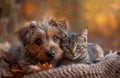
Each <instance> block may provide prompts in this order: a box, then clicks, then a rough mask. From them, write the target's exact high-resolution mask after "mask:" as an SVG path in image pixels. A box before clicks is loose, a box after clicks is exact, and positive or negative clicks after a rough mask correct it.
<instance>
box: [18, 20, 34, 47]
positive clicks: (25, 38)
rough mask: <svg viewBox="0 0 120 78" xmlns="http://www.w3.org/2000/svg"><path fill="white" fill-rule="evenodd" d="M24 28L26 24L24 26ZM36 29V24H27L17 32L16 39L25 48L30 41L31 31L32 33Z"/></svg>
mask: <svg viewBox="0 0 120 78" xmlns="http://www.w3.org/2000/svg"><path fill="white" fill-rule="evenodd" d="M25 26H26V24H25ZM35 28H36V22H35V21H32V22H30V23H29V24H27V27H24V28H22V29H20V30H18V32H17V34H18V38H19V40H20V41H21V42H22V44H23V45H24V46H25V45H26V44H28V43H29V41H30V36H31V31H33V30H34V29H35Z"/></svg>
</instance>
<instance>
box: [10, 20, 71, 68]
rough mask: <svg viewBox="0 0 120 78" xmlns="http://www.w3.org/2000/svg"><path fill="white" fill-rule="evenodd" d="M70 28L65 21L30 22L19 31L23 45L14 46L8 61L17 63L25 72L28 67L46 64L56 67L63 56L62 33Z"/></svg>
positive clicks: (16, 44) (18, 43)
mask: <svg viewBox="0 0 120 78" xmlns="http://www.w3.org/2000/svg"><path fill="white" fill-rule="evenodd" d="M68 28H69V27H68V24H67V22H66V21H64V20H56V19H50V20H48V21H45V22H42V23H41V24H40V23H38V22H35V21H34V22H30V23H29V24H27V26H26V27H25V28H23V29H21V30H19V31H18V38H19V40H20V42H21V43H20V42H15V44H13V46H12V47H11V49H10V50H9V53H8V61H9V62H10V63H11V64H15V63H17V64H18V65H19V66H20V68H22V69H24V70H25V69H26V66H30V65H37V64H38V63H41V64H43V63H44V62H48V63H50V64H52V65H53V66H55V65H56V63H57V61H59V59H61V56H62V54H63V51H62V50H61V48H60V43H61V39H62V32H63V31H67V29H68ZM26 70H28V69H26Z"/></svg>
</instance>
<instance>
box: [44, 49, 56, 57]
mask: <svg viewBox="0 0 120 78" xmlns="http://www.w3.org/2000/svg"><path fill="white" fill-rule="evenodd" d="M46 55H47V57H49V58H53V57H55V51H54V50H49V51H47V52H46Z"/></svg>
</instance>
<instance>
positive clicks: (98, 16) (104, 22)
mask: <svg viewBox="0 0 120 78" xmlns="http://www.w3.org/2000/svg"><path fill="white" fill-rule="evenodd" d="M48 16H56V17H57V18H66V19H67V20H68V21H69V23H70V26H71V31H73V32H78V33H79V32H80V29H81V28H82V27H88V40H89V41H90V42H96V43H99V44H100V45H101V46H102V47H103V48H104V49H105V50H109V49H114V50H116V49H117V50H120V0H0V43H5V42H8V43H10V44H11V43H12V42H14V41H15V40H16V34H15V32H16V30H18V29H19V28H20V27H21V26H20V25H18V24H19V23H20V22H23V21H31V20H43V19H46V18H47V17H48Z"/></svg>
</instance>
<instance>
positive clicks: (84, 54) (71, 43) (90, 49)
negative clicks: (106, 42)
mask: <svg viewBox="0 0 120 78" xmlns="http://www.w3.org/2000/svg"><path fill="white" fill-rule="evenodd" d="M87 32H88V31H87V29H84V30H83V31H82V32H81V33H80V34H77V33H69V34H67V33H63V38H62V43H61V48H62V49H63V50H64V54H63V59H62V60H61V64H63V65H68V64H72V63H88V64H89V63H90V64H91V63H95V62H97V61H99V60H101V59H102V58H103V57H104V54H103V53H104V51H103V50H102V48H101V47H100V46H99V45H98V44H95V43H88V41H87Z"/></svg>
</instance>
